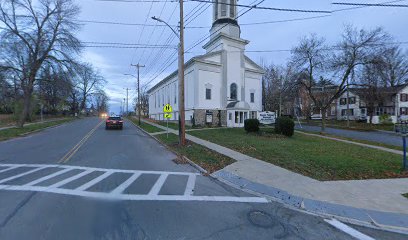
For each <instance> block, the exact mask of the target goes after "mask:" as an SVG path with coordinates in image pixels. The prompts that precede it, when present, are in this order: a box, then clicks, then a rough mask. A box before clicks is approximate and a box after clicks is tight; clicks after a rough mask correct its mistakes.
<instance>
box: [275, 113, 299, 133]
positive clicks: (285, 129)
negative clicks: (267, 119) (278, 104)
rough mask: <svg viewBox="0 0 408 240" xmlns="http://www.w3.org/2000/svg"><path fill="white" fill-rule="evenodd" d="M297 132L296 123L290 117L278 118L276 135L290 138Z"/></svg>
mask: <svg viewBox="0 0 408 240" xmlns="http://www.w3.org/2000/svg"><path fill="white" fill-rule="evenodd" d="M294 132H295V122H294V121H293V120H292V119H290V118H289V117H278V118H277V119H276V122H275V133H277V134H282V135H285V136H288V137H291V136H293V134H294Z"/></svg>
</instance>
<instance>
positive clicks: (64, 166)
mask: <svg viewBox="0 0 408 240" xmlns="http://www.w3.org/2000/svg"><path fill="white" fill-rule="evenodd" d="M12 166H16V167H50V168H70V169H78V170H92V171H102V172H107V171H114V172H118V173H135V172H140V173H144V174H171V175H182V176H189V175H192V174H193V175H197V176H198V175H201V174H200V173H194V172H166V171H144V170H143V171H141V170H127V169H112V168H95V167H81V166H71V165H64V164H59V165H57V164H47V165H44V164H0V167H12Z"/></svg>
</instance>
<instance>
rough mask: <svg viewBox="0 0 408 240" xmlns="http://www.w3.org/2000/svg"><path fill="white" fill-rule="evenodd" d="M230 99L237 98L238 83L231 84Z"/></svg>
mask: <svg viewBox="0 0 408 240" xmlns="http://www.w3.org/2000/svg"><path fill="white" fill-rule="evenodd" d="M230 99H231V100H237V84H236V83H233V84H231V86H230Z"/></svg>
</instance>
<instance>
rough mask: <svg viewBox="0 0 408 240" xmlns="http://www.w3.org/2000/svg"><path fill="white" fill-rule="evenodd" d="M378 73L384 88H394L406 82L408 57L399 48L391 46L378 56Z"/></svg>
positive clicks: (407, 77)
mask: <svg viewBox="0 0 408 240" xmlns="http://www.w3.org/2000/svg"><path fill="white" fill-rule="evenodd" d="M380 57H381V58H380V61H381V62H380V64H378V68H377V69H378V71H379V74H380V76H381V78H382V81H383V84H384V86H390V87H394V86H396V85H399V84H402V83H405V82H406V81H407V80H408V56H407V54H404V53H403V52H402V50H401V48H400V46H398V45H397V46H392V47H390V48H387V49H386V50H385V51H384V54H383V55H381V56H380Z"/></svg>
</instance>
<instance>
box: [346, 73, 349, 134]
mask: <svg viewBox="0 0 408 240" xmlns="http://www.w3.org/2000/svg"><path fill="white" fill-rule="evenodd" d="M346 84H347V96H346V97H347V99H346V103H347V128H349V127H350V101H349V98H350V93H349V80H348V78H347V83H346Z"/></svg>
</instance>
